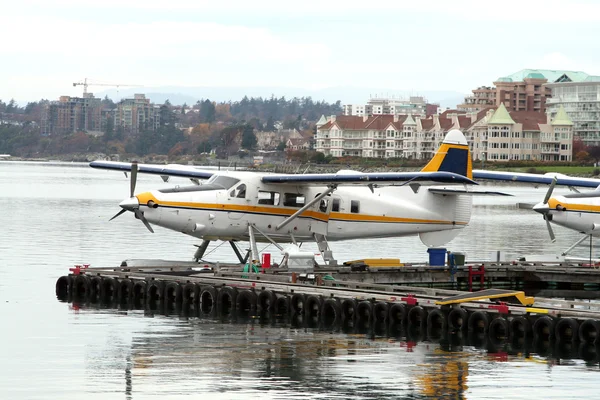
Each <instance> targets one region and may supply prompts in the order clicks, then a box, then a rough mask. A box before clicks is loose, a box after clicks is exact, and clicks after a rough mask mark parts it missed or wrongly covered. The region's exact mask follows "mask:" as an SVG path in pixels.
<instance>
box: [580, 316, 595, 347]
mask: <svg viewBox="0 0 600 400" xmlns="http://www.w3.org/2000/svg"><path fill="white" fill-rule="evenodd" d="M599 337H600V321H597V320H595V319H586V320H585V321H583V322H582V323H581V325H580V326H579V340H580V341H581V342H585V343H599V342H600V341H599V340H598V338H599Z"/></svg>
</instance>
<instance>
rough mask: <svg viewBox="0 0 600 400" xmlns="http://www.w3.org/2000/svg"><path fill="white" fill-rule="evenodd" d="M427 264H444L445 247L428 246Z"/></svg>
mask: <svg viewBox="0 0 600 400" xmlns="http://www.w3.org/2000/svg"><path fill="white" fill-rule="evenodd" d="M427 252H428V253H429V265H435V266H444V265H446V249H444V248H433V247H431V248H429V249H427Z"/></svg>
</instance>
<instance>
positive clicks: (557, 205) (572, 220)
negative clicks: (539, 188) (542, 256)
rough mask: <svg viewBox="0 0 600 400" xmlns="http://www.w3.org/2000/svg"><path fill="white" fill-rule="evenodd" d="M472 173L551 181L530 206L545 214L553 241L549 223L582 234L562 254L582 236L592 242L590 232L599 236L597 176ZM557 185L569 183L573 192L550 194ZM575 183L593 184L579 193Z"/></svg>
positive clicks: (493, 177) (492, 177) (500, 178)
mask: <svg viewBox="0 0 600 400" xmlns="http://www.w3.org/2000/svg"><path fill="white" fill-rule="evenodd" d="M473 177H474V178H477V179H490V180H498V181H510V182H525V183H533V184H547V185H550V187H549V188H548V191H547V192H546V196H545V197H544V199H543V200H542V201H541V202H539V203H538V204H536V205H534V206H533V210H535V211H537V212H539V213H540V214H542V215H543V216H544V220H545V221H546V226H547V228H548V234H549V235H550V239H551V240H552V241H553V242H554V240H555V236H554V231H553V230H552V225H551V223H552V224H556V225H559V226H563V227H565V228H569V229H572V230H575V231H577V232H581V233H582V234H583V235H584V236H583V237H582V238H581V239H580V240H578V241H577V242H576V243H575V244H573V245H572V246H571V247H570V248H568V249H567V250H566V251H564V252H563V253H562V255H563V256H564V255H566V254H567V253H569V252H570V251H571V250H573V249H574V248H575V246H577V245H579V244H580V243H581V242H583V241H584V240H585V239H587V238H589V239H590V243H591V239H592V236H600V186H599V185H600V179H593V178H576V177H571V176H566V175H562V174H556V173H547V174H545V175H540V174H530V173H513V172H495V171H482V170H475V171H473ZM556 185H564V186H569V187H570V188H571V189H572V190H574V191H575V192H576V193H571V194H566V195H556V196H553V195H552V193H553V191H554V187H555V186H556ZM576 186H579V187H587V188H594V190H593V191H589V192H584V193H579V191H577V190H575V189H574V187H576Z"/></svg>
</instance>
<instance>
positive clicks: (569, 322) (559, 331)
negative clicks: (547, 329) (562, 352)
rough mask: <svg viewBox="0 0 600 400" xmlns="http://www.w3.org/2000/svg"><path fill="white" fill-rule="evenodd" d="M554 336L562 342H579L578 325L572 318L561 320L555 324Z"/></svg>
mask: <svg viewBox="0 0 600 400" xmlns="http://www.w3.org/2000/svg"><path fill="white" fill-rule="evenodd" d="M554 335H555V337H556V338H557V339H558V340H562V341H564V342H576V341H577V340H579V323H578V322H577V321H576V320H575V319H573V318H561V319H559V320H558V322H557V323H556V327H555V328H554Z"/></svg>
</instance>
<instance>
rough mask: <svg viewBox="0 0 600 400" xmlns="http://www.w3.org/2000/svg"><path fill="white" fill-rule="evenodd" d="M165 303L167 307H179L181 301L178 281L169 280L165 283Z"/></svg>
mask: <svg viewBox="0 0 600 400" xmlns="http://www.w3.org/2000/svg"><path fill="white" fill-rule="evenodd" d="M164 293H165V294H164V296H165V304H166V305H167V306H168V307H169V308H177V307H181V304H182V302H183V297H182V288H181V285H180V284H179V282H169V283H167V284H166V285H165V292H164Z"/></svg>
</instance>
